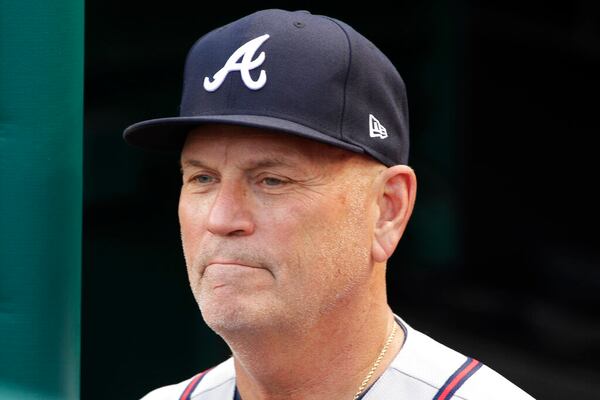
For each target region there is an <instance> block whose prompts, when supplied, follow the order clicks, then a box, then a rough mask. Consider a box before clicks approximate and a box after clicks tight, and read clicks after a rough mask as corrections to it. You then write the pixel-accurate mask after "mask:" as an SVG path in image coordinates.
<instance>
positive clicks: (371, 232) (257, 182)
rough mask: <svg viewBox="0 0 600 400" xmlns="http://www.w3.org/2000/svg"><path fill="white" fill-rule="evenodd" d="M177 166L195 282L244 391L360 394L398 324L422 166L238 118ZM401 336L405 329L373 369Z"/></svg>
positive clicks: (215, 128) (213, 129) (206, 133)
mask: <svg viewBox="0 0 600 400" xmlns="http://www.w3.org/2000/svg"><path fill="white" fill-rule="evenodd" d="M181 166H182V188H181V195H180V201H179V220H180V225H181V236H182V243H183V249H184V255H185V259H186V264H187V269H188V277H189V280H190V286H191V289H192V292H193V294H194V297H195V298H196V301H197V302H198V305H199V307H200V310H201V312H202V316H203V318H204V320H205V321H206V323H207V324H208V325H209V326H210V327H211V328H212V329H213V330H214V331H215V332H217V333H218V334H219V335H220V336H222V337H223V339H224V340H225V341H226V342H227V344H228V345H229V347H230V348H231V350H232V353H233V356H234V360H235V368H236V376H237V385H238V388H239V390H240V392H241V395H242V397H243V398H244V400H254V399H331V398H352V396H353V395H354V393H356V390H357V388H358V387H359V385H360V383H361V382H362V379H363V378H364V376H365V375H366V373H367V372H368V371H369V369H370V367H371V365H372V364H373V362H374V360H375V358H376V357H377V355H378V354H379V352H380V350H381V348H382V346H383V343H385V341H386V339H387V337H388V335H389V333H390V331H391V329H392V326H393V324H394V322H393V316H392V313H391V311H390V309H389V306H388V305H387V298H386V291H385V263H386V261H387V259H388V258H389V257H390V256H391V254H392V253H393V251H394V249H395V247H396V245H397V243H398V241H399V240H400V238H401V236H402V233H403V231H404V229H405V227H406V223H407V222H408V219H409V218H410V214H411V212H412V208H413V205H414V199H415V190H416V178H415V175H414V172H413V171H412V169H410V168H409V167H407V166H394V167H391V168H387V167H385V166H384V165H382V164H380V163H379V162H377V161H375V160H373V159H371V158H370V157H367V156H364V155H360V154H355V153H351V152H348V151H345V150H341V149H338V148H335V147H332V146H329V145H325V144H322V143H319V142H316V141H311V140H307V139H302V138H298V137H294V136H290V135H285V134H281V133H277V134H276V133H273V132H270V131H266V130H259V129H254V128H245V127H238V126H228V125H205V126H202V127H199V128H197V129H195V130H194V131H192V132H191V133H190V134H189V135H188V138H187V140H186V143H185V145H184V148H183V150H182V154H181ZM402 342H403V337H402V331H401V330H400V329H399V330H398V333H397V335H396V338H395V340H394V341H393V343H392V345H391V346H390V349H389V351H388V353H387V354H386V357H385V358H384V359H383V362H382V365H381V366H380V367H379V369H378V370H377V371H376V374H375V376H374V377H373V379H372V381H371V382H374V381H375V380H376V378H377V377H378V376H379V375H380V374H381V373H382V372H383V371H384V370H385V367H386V366H387V365H388V364H389V362H390V361H391V359H392V358H393V356H394V354H395V353H397V352H398V351H399V349H400V347H401V345H402Z"/></svg>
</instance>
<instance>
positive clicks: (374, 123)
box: [369, 114, 388, 139]
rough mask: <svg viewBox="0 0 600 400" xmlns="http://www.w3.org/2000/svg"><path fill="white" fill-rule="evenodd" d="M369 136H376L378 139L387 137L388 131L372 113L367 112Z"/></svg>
mask: <svg viewBox="0 0 600 400" xmlns="http://www.w3.org/2000/svg"><path fill="white" fill-rule="evenodd" d="M369 136H371V137H373V138H374V137H378V138H380V139H385V138H386V137H388V133H387V131H386V130H385V126H383V125H381V122H379V121H378V120H377V118H375V117H374V116H373V114H369Z"/></svg>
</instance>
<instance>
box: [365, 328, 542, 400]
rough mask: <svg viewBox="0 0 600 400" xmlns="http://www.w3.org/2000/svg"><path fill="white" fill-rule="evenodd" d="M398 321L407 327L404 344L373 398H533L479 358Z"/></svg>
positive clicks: (380, 380) (445, 399)
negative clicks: (402, 395)
mask: <svg viewBox="0 0 600 400" xmlns="http://www.w3.org/2000/svg"><path fill="white" fill-rule="evenodd" d="M398 322H399V323H400V325H401V326H403V328H404V330H405V333H406V339H405V343H404V346H403V347H402V349H401V350H400V352H399V353H398V355H397V356H396V358H395V359H394V360H393V361H392V363H391V365H390V366H389V367H388V369H387V370H386V372H385V373H384V375H382V376H381V378H380V379H379V381H378V382H377V384H376V385H374V387H373V391H374V392H375V393H374V394H377V396H375V397H374V398H378V399H379V398H385V397H384V396H383V395H384V394H386V393H392V392H394V393H396V394H409V393H410V395H411V396H410V398H412V399H415V400H416V399H433V398H435V399H440V400H441V399H444V400H450V399H455V400H457V399H462V400H482V399H485V400H496V399H511V400H513V399H514V400H532V399H533V398H532V397H531V396H529V395H528V394H527V393H525V392H524V391H523V390H521V389H520V388H519V387H517V386H516V385H514V384H513V383H512V382H510V381H509V380H507V379H506V378H504V377H503V376H502V375H500V374H498V373H497V372H496V371H494V370H492V369H491V368H489V367H487V366H485V365H483V364H482V363H480V362H479V361H477V360H474V359H472V358H469V357H466V356H464V355H463V354H460V353H459V352H457V351H455V350H453V349H450V348H449V347H446V346H444V345H443V344H441V343H438V342H437V341H435V340H433V339H432V338H430V337H429V336H427V335H425V334H423V333H421V332H419V331H417V330H415V329H412V328H411V327H410V326H409V325H408V324H406V323H405V322H404V321H402V320H401V319H399V318H398ZM377 392H379V393H377ZM442 394H443V395H442ZM436 396H438V397H436Z"/></svg>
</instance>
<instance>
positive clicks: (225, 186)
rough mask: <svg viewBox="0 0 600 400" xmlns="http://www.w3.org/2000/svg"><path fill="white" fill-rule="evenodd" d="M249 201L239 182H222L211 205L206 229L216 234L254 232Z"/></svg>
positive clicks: (233, 234)
mask: <svg viewBox="0 0 600 400" xmlns="http://www.w3.org/2000/svg"><path fill="white" fill-rule="evenodd" d="M251 208H252V206H251V201H250V199H249V198H248V192H247V189H246V188H244V186H243V185H241V184H239V183H225V182H222V183H221V186H220V188H219V191H218V192H217V194H216V196H215V198H214V201H213V204H212V205H211V208H210V211H209V215H208V221H207V229H208V231H209V232H211V233H212V234H213V235H218V236H246V235H251V234H252V233H253V232H254V228H255V225H254V220H253V216H252V210H251Z"/></svg>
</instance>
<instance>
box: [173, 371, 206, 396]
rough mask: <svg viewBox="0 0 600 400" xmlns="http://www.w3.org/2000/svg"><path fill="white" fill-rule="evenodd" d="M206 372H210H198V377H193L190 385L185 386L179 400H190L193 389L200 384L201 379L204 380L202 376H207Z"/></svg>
mask: <svg viewBox="0 0 600 400" xmlns="http://www.w3.org/2000/svg"><path fill="white" fill-rule="evenodd" d="M208 371H210V369H207V370H206V371H204V372H200V373H199V374H198V375H196V376H195V377H193V378H192V380H191V381H190V383H188V385H187V386H186V388H185V390H184V391H183V393H182V394H181V397H179V400H190V399H191V395H192V393H193V392H194V389H196V387H197V386H198V384H199V383H200V381H201V380H202V378H204V376H205V375H206V374H207V372H208Z"/></svg>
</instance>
